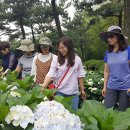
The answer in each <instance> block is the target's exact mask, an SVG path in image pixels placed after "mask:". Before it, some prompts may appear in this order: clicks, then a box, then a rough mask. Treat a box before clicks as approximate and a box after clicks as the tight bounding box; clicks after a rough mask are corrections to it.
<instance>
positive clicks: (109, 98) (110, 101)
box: [104, 88, 130, 111]
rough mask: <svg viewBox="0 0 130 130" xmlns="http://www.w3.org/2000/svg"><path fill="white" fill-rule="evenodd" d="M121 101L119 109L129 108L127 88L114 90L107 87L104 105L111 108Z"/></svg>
mask: <svg viewBox="0 0 130 130" xmlns="http://www.w3.org/2000/svg"><path fill="white" fill-rule="evenodd" d="M117 102H119V107H118V110H119V111H124V110H126V109H127V108H129V105H130V100H129V97H128V95H127V90H113V89H109V88H107V91H106V96H105V100H104V105H105V107H106V108H111V107H114V106H115V105H116V103H117Z"/></svg>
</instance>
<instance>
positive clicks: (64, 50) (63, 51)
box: [58, 42, 68, 56]
mask: <svg viewBox="0 0 130 130" xmlns="http://www.w3.org/2000/svg"><path fill="white" fill-rule="evenodd" d="M58 51H59V52H60V53H61V55H62V56H66V55H67V53H68V48H67V47H66V46H65V45H64V44H63V43H62V42H61V43H60V44H59V48H58Z"/></svg>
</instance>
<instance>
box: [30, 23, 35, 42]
mask: <svg viewBox="0 0 130 130" xmlns="http://www.w3.org/2000/svg"><path fill="white" fill-rule="evenodd" d="M31 31H32V37H33V43H34V44H36V40H35V36H34V31H33V25H32V24H31Z"/></svg>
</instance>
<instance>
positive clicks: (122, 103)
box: [100, 25, 130, 111]
mask: <svg viewBox="0 0 130 130" xmlns="http://www.w3.org/2000/svg"><path fill="white" fill-rule="evenodd" d="M100 38H101V39H102V40H103V41H105V42H107V43H108V51H106V54H105V57H104V62H105V67H104V87H103V90H102V95H103V96H104V97H105V100H104V105H105V107H106V108H111V107H114V106H115V105H116V103H117V102H119V106H118V110H119V111H124V110H126V109H127V108H128V107H129V103H130V101H129V97H128V96H127V90H128V89H129V88H130V65H129V63H130V47H129V46H128V45H127V43H126V37H125V36H124V35H123V34H122V30H121V28H120V27H119V26H115V25H114V26H110V27H109V28H108V30H107V31H106V32H102V33H100Z"/></svg>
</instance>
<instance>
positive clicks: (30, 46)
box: [17, 39, 35, 51]
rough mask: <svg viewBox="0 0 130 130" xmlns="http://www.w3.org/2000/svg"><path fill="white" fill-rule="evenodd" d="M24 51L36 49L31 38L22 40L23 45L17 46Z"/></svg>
mask: <svg viewBox="0 0 130 130" xmlns="http://www.w3.org/2000/svg"><path fill="white" fill-rule="evenodd" d="M17 49H18V50H22V51H34V50H35V49H34V44H33V43H32V41H31V40H30V39H24V40H21V45H20V46H19V47H18V48H17Z"/></svg>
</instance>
